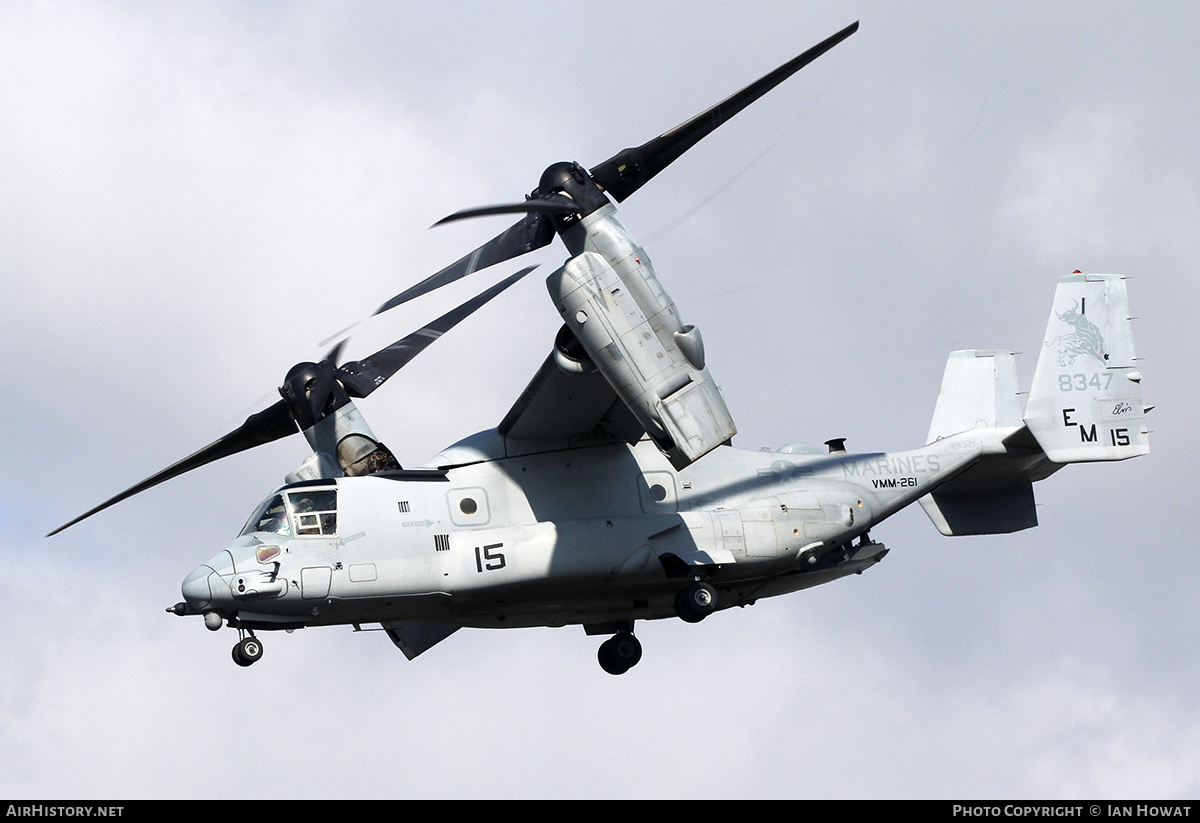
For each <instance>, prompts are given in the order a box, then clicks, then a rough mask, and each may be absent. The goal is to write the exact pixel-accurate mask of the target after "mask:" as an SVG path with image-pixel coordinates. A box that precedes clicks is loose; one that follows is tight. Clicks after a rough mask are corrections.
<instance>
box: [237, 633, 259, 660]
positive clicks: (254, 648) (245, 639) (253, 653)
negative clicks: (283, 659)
mask: <svg viewBox="0 0 1200 823" xmlns="http://www.w3.org/2000/svg"><path fill="white" fill-rule="evenodd" d="M238 633H239V634H241V635H242V639H241V640H239V641H238V642H237V644H236V645H235V646H234V647H233V662H234V663H237V664H238V665H239V666H250V665H253V664H254V663H255V662H257V661H258V659H259V658H260V657H262V653H263V647H262V641H260V640H259V639H258V638H257V637H255V636H254V634H253V633H249V634H246V633H243V631H242V630H241V629H239V630H238Z"/></svg>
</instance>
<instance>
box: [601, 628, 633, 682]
mask: <svg viewBox="0 0 1200 823" xmlns="http://www.w3.org/2000/svg"><path fill="white" fill-rule="evenodd" d="M596 657H597V658H598V659H599V661H600V668H602V669H604V671H606V672H608V673H609V674H625V672H627V671H629V670H630V669H632V668H633V667H634V666H636V665H637V663H638V661H639V660H641V659H642V644H641V643H639V642H638V639H637V638H636V637H634V636H633V632H618V633H617V634H614V635H613V636H612V637H610V638H609V639H608V640H605V641H604V642H603V643H601V644H600V651H599V652H598V653H597V654H596Z"/></svg>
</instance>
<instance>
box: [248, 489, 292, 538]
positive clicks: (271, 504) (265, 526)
mask: <svg viewBox="0 0 1200 823" xmlns="http://www.w3.org/2000/svg"><path fill="white" fill-rule="evenodd" d="M254 532H269V533H271V534H291V533H292V530H291V528H290V527H289V526H288V517H287V509H285V508H284V507H283V495H279V494H277V495H275V496H274V497H271V498H268V499H267V500H266V501H265V502H264V503H263V504H262V505H261V506H259V507H258V508H257V509H255V511H254V514H252V515H251V516H250V519H249V520H247V521H246V525H245V526H243V527H242V534H243V535H246V534H253V533H254Z"/></svg>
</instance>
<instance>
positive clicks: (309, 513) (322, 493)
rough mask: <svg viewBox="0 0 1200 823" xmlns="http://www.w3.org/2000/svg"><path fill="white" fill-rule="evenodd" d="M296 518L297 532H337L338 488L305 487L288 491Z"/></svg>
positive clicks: (289, 502) (289, 501)
mask: <svg viewBox="0 0 1200 823" xmlns="http://www.w3.org/2000/svg"><path fill="white" fill-rule="evenodd" d="M288 504H289V505H290V506H291V507H292V512H293V514H294V516H295V518H296V534H337V489H303V490H301V491H294V492H289V493H288Z"/></svg>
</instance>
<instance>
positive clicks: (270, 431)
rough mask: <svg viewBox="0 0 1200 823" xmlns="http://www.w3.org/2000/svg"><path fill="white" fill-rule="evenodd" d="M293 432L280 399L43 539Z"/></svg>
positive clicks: (289, 416)
mask: <svg viewBox="0 0 1200 823" xmlns="http://www.w3.org/2000/svg"><path fill="white" fill-rule="evenodd" d="M296 431H297V428H296V422H295V421H294V420H292V415H291V414H290V413H289V412H288V408H287V403H285V402H284V401H283V400H280V401H279V402H278V403H276V404H275V405H273V406H271V407H269V408H267V409H265V410H263V411H260V412H258V413H257V414H252V415H250V416H249V417H247V418H246V422H245V423H243V424H242V425H241V426H239V427H238V428H236V429H234V430H233V431H231V432H230V433H229V434H227V435H225V436H224V437H222V438H220V439H219V440H216V441H214V442H212V443H209V444H208V445H207V446H205V447H204V448H202V449H201V450H200V451H198V452H196V453H195V454H193V455H191V456H190V457H185V458H183V459H182V460H180V461H179V462H178V463H175V464H173V465H171V466H168V467H167V468H165V469H163V470H162V471H160V472H159V473H158V474H156V475H154V476H153V477H148V478H146V479H145V480H143V481H142V482H141V483H138V484H137V485H136V486H132V487H130V488H128V489H126V490H125V491H123V492H121V493H120V494H118V495H117V496H116V497H113V498H110V499H108V500H105V501H104V502H103V503H101V504H100V505H99V506H97V507H96V508H94V509H92V510H90V511H87V512H85V513H83V514H81V515H79V517H76V518H75V519H74V520H72V521H71V522H70V523H66V524H64V525H62V526H59V527H58V528H57V529H55V530H54V531H52V532H50V533H49V534H47V535H46V536H47V537H53V536H54V535H56V534H58V533H59V532H60V531H62V530H63V529H66V528H69V527H71V526H74V525H75V524H76V523H78V522H79V521H80V520H86V519H87V518H89V517H91V516H92V515H93V514H96V513H97V512H100V511H103V510H104V509H107V508H108V507H109V506H111V505H113V504H114V503H120V502H121V501H122V500H125V499H126V498H129V497H133V496H134V495H135V494H138V493H139V492H144V491H145V490H146V489H149V488H151V487H153V486H157V485H158V484H159V483H163V482H165V481H167V480H170V479H171V478H172V477H178V476H179V475H181V474H184V473H185V472H190V471H191V470H192V469H198V468H200V467H201V466H203V465H206V464H208V463H212V462H213V461H214V460H220V459H221V458H222V457H229V456H230V455H232V454H237V453H238V452H242V451H245V450H246V449H252V448H254V447H255V446H262V445H264V444H266V443H270V442H272V441H275V440H279V439H280V438H283V437H287V436H288V435H289V434H295V432H296Z"/></svg>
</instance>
